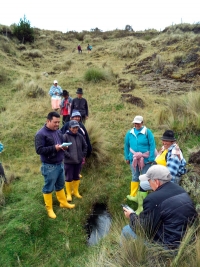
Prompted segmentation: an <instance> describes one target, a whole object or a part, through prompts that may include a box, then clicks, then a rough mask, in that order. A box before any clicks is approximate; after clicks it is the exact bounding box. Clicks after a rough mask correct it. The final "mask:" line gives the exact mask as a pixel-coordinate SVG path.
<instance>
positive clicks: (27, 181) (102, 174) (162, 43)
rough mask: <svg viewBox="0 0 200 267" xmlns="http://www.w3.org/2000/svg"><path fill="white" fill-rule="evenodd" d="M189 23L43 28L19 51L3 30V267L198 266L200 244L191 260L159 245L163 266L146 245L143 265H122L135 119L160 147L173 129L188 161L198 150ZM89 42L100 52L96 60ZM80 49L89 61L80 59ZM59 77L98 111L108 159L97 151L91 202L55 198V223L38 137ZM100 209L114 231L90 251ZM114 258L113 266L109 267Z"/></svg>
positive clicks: (198, 44)
mask: <svg viewBox="0 0 200 267" xmlns="http://www.w3.org/2000/svg"><path fill="white" fill-rule="evenodd" d="M183 26H184V25H179V27H178V26H173V27H169V28H166V30H165V31H163V32H157V31H154V30H149V31H144V32H127V31H117V30H116V31H112V32H107V33H90V32H82V33H75V32H69V33H61V32H54V31H46V30H40V29H35V41H34V43H32V44H20V43H19V42H18V40H16V39H15V38H14V37H13V36H12V32H10V34H9V35H8V36H5V31H4V30H3V27H2V32H3V33H4V34H2V35H0V63H1V64H0V95H1V97H0V124H1V127H0V141H1V142H2V143H3V144H4V146H5V150H4V152H3V153H2V154H0V161H1V162H2V164H3V166H4V169H5V172H6V175H7V178H8V184H6V185H4V186H3V191H2V192H1V194H0V197H1V200H2V201H1V203H2V205H1V208H0V222H1V223H0V251H1V257H0V265H1V266H59V267H60V266H71V267H75V266H76V267H78V266H175V265H172V264H178V263H180V262H179V261H182V262H183V264H182V265H184V263H185V265H184V266H198V265H195V263H197V262H198V257H199V256H198V253H196V252H195V249H197V248H199V247H198V244H199V240H200V239H198V242H197V244H196V246H193V250H192V249H191V248H190V247H189V248H190V252H191V255H190V257H189V256H188V254H187V253H186V252H187V251H184V252H185V253H186V255H187V256H188V258H187V257H185V256H184V257H182V256H183V253H182V251H181V250H180V255H181V256H180V255H179V254H178V255H179V257H178V258H177V257H174V256H173V255H167V257H166V258H165V256H164V254H162V251H161V252H160V253H161V254H159V255H157V254H155V253H156V251H158V248H156V249H155V250H152V251H151V253H153V255H155V257H157V256H158V257H157V258H156V259H157V260H158V261H156V263H155V262H152V261H151V260H150V259H149V258H148V257H146V258H145V259H142V257H141V255H143V253H144V248H142V247H141V249H140V250H139V252H140V253H141V254H140V253H139V254H140V255H139V256H138V255H137V256H138V257H136V258H135V260H136V261H133V262H131V263H123V264H122V263H114V261H113V258H115V257H114V256H115V255H116V254H118V253H119V251H118V249H119V248H118V239H119V234H120V231H121V228H122V226H123V225H124V224H125V223H127V221H126V220H125V219H124V218H123V214H122V212H121V207H120V204H121V203H122V202H126V198H125V197H126V195H127V194H128V193H129V185H130V181H131V173H130V170H129V167H128V166H127V165H126V164H125V162H124V158H123V139H124V136H125V133H126V131H127V130H128V129H130V128H131V127H132V120H133V118H134V116H135V115H138V114H140V115H142V116H143V117H144V120H145V121H144V122H145V125H146V126H147V127H149V128H150V129H151V130H152V131H153V133H154V135H155V139H156V143H157V147H160V145H161V141H160V136H161V135H162V133H163V132H164V130H165V129H169V128H170V129H172V130H174V131H175V132H176V136H177V137H178V141H179V145H180V146H181V148H182V150H183V152H184V155H185V157H186V158H187V159H188V157H189V154H190V153H191V149H194V148H196V147H197V145H199V141H200V137H199V133H200V112H199V111H200V110H199V109H200V94H199V90H200V79H199V74H200V36H199V33H198V25H185V27H183ZM6 32H8V31H6ZM88 43H90V44H91V45H92V46H93V49H92V52H91V53H89V54H88V53H87V51H86V47H87V44H88ZM78 44H81V46H82V49H83V53H82V54H78V52H77V46H78ZM91 71H94V72H95V73H99V72H100V73H101V75H99V74H98V75H97V74H95V75H94V76H92V78H91V80H90V79H89V78H88V76H87V73H88V72H90V73H91ZM54 79H56V80H58V83H59V85H60V86H61V87H62V89H66V90H68V91H69V92H70V96H72V97H75V96H76V94H75V93H76V89H77V88H78V87H82V88H83V91H84V97H85V98H86V99H87V100H88V103H89V112H90V114H89V119H88V121H87V123H86V128H87V129H88V131H89V133H90V137H91V141H92V144H93V146H94V147H95V149H98V148H99V149H101V151H103V152H101V158H100V159H99V162H98V160H97V159H96V158H95V155H94V154H93V155H92V158H91V159H90V162H88V164H86V165H85V166H84V168H83V173H82V174H83V179H82V180H81V185H80V193H81V195H82V196H83V199H82V200H77V199H75V200H74V201H73V203H75V204H76V208H75V209H74V210H62V209H60V208H59V203H58V202H57V200H56V198H55V196H54V211H55V213H56V215H57V218H56V220H51V219H49V218H48V217H47V213H46V211H45V208H44V201H43V196H42V192H41V189H42V185H43V177H42V175H41V173H40V160H39V156H38V155H36V153H35V149H34V136H35V133H36V132H37V130H38V129H40V128H41V127H42V125H43V124H44V123H45V120H46V115H47V114H48V113H49V112H50V111H51V105H50V97H49V95H48V91H49V88H50V86H51V84H52V82H53V80H54ZM95 163H96V164H95ZM190 168H191V169H192V170H193V166H190ZM192 174H193V173H192ZM193 175H194V174H193ZM194 176H195V179H196V180H195V184H194V182H193V181H194V179H193V180H192V181H191V179H188V178H190V177H191V176H189V175H186V176H185V178H184V181H183V185H184V186H185V188H186V189H187V190H188V191H189V192H190V194H191V196H192V197H193V199H194V200H195V204H198V203H199V197H198V194H197V193H198V192H199V178H198V175H197V174H195V175H194ZM96 202H100V203H105V204H106V205H107V207H108V210H109V212H110V213H111V216H112V218H113V227H112V229H111V233H110V235H109V236H108V237H107V238H105V240H103V241H102V242H100V244H99V245H98V246H95V247H88V246H87V245H86V239H87V238H86V232H85V230H84V225H85V223H86V220H87V218H88V216H89V215H90V213H91V210H92V207H93V205H94V204H95V203H96ZM128 204H130V205H132V203H128ZM197 251H198V250H197ZM147 254H148V253H147ZM113 255H114V256H113ZM131 255H132V254H131ZM132 257H135V256H134V255H132ZM107 258H110V261H111V263H110V262H109V261H108V262H107V263H105V262H104V260H106V259H107ZM191 258H192V259H191ZM160 259H161V260H160ZM188 261H189V262H190V263H188ZM147 263H148V264H149V265H147ZM106 264H107V265H106ZM112 264H113V265H112ZM167 264H168V265H167ZM169 264H171V265H169ZM189 264H194V265H189ZM177 266H178V265H177Z"/></svg>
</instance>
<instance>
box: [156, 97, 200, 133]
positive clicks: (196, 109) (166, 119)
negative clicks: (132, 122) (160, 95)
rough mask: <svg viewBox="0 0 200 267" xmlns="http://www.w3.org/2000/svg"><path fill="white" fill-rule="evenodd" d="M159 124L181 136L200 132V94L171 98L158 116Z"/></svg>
mask: <svg viewBox="0 0 200 267" xmlns="http://www.w3.org/2000/svg"><path fill="white" fill-rule="evenodd" d="M158 123H159V124H160V125H165V126H166V127H168V128H169V129H172V130H174V131H175V132H176V133H179V134H181V135H183V134H185V135H186V136H188V134H190V133H195V132H196V133H199V132H200V93H199V92H191V93H189V94H188V95H186V96H182V97H180V98H170V99H168V101H167V107H166V108H164V109H162V110H161V111H160V112H159V115H158Z"/></svg>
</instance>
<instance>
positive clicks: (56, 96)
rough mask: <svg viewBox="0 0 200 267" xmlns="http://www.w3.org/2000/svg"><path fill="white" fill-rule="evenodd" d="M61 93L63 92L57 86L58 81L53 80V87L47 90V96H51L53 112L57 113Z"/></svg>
mask: <svg viewBox="0 0 200 267" xmlns="http://www.w3.org/2000/svg"><path fill="white" fill-rule="evenodd" d="M62 93H63V90H62V88H61V87H60V86H59V85H58V81H57V80H54V82H53V85H52V86H51V88H50V89H49V95H50V96H51V106H52V109H53V110H54V111H57V110H58V109H59V108H60V103H61V96H62Z"/></svg>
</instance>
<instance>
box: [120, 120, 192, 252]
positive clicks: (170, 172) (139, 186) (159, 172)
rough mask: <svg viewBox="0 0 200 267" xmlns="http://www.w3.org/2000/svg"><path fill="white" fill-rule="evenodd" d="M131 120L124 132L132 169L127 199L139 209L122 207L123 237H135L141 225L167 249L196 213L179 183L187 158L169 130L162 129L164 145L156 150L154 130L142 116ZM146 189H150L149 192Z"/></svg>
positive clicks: (128, 158)
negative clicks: (129, 126) (145, 123)
mask: <svg viewBox="0 0 200 267" xmlns="http://www.w3.org/2000/svg"><path fill="white" fill-rule="evenodd" d="M133 124H134V127H133V128H132V129H131V130H129V131H128V132H127V133H126V136H125V140H124V156H125V160H126V163H127V164H129V165H130V168H131V172H132V181H131V192H130V195H127V199H128V200H130V201H134V202H136V203H138V209H137V210H136V211H130V210H128V209H127V208H123V209H124V214H125V217H127V218H129V220H130V224H129V225H126V226H125V227H124V228H123V230H122V237H125V238H130V237H132V238H137V235H136V229H137V227H138V225H140V226H142V227H143V229H144V230H145V234H146V236H147V237H148V238H153V240H154V241H156V242H158V243H160V244H162V245H163V246H164V247H165V248H167V249H174V248H177V247H178V246H179V245H180V242H181V239H182V237H183V236H184V234H185V231H186V229H187V226H188V225H191V224H192V223H193V222H194V220H195V218H196V217H197V212H196V210H195V207H194V205H193V203H192V201H191V199H190V197H189V195H188V194H187V193H186V191H185V190H184V189H183V188H182V187H181V186H179V182H180V180H181V176H182V175H183V174H185V173H186V168H185V167H186V161H185V159H184V157H183V154H182V151H181V149H180V148H179V146H178V144H177V142H176V138H175V136H174V132H173V131H172V130H166V131H165V132H164V133H163V136H162V137H161V140H162V143H163V146H162V147H161V149H160V150H159V151H157V150H156V146H155V140H154V136H153V133H152V132H151V130H149V129H148V128H146V126H144V122H143V117H142V116H140V115H138V116H135V118H134V120H133ZM149 190H151V191H153V192H152V193H150V194H148V191H149Z"/></svg>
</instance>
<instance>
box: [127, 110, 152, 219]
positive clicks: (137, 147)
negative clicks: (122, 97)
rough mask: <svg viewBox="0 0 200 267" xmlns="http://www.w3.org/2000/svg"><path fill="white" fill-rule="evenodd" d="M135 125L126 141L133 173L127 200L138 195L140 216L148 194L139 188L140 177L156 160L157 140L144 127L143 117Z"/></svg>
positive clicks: (135, 121) (135, 120) (128, 159)
mask: <svg viewBox="0 0 200 267" xmlns="http://www.w3.org/2000/svg"><path fill="white" fill-rule="evenodd" d="M133 124H134V127H133V128H132V129H131V130H129V131H128V132H127V133H126V136H125V139H124V157H125V160H126V163H127V164H129V165H130V168H131V172H132V181H131V193H130V195H128V196H127V198H128V199H129V198H132V197H135V196H136V195H137V199H138V209H137V210H136V214H139V213H140V212H141V211H142V209H143V199H144V198H145V197H146V196H147V192H146V191H144V190H143V189H142V188H139V175H140V174H145V173H146V172H147V170H148V169H149V167H150V166H151V164H152V162H153V161H154V160H155V140H154V136H153V134H152V132H151V131H150V130H149V129H148V128H147V127H146V126H144V125H143V117H142V116H140V115H138V116H135V118H134V120H133ZM138 188H139V190H138Z"/></svg>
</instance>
